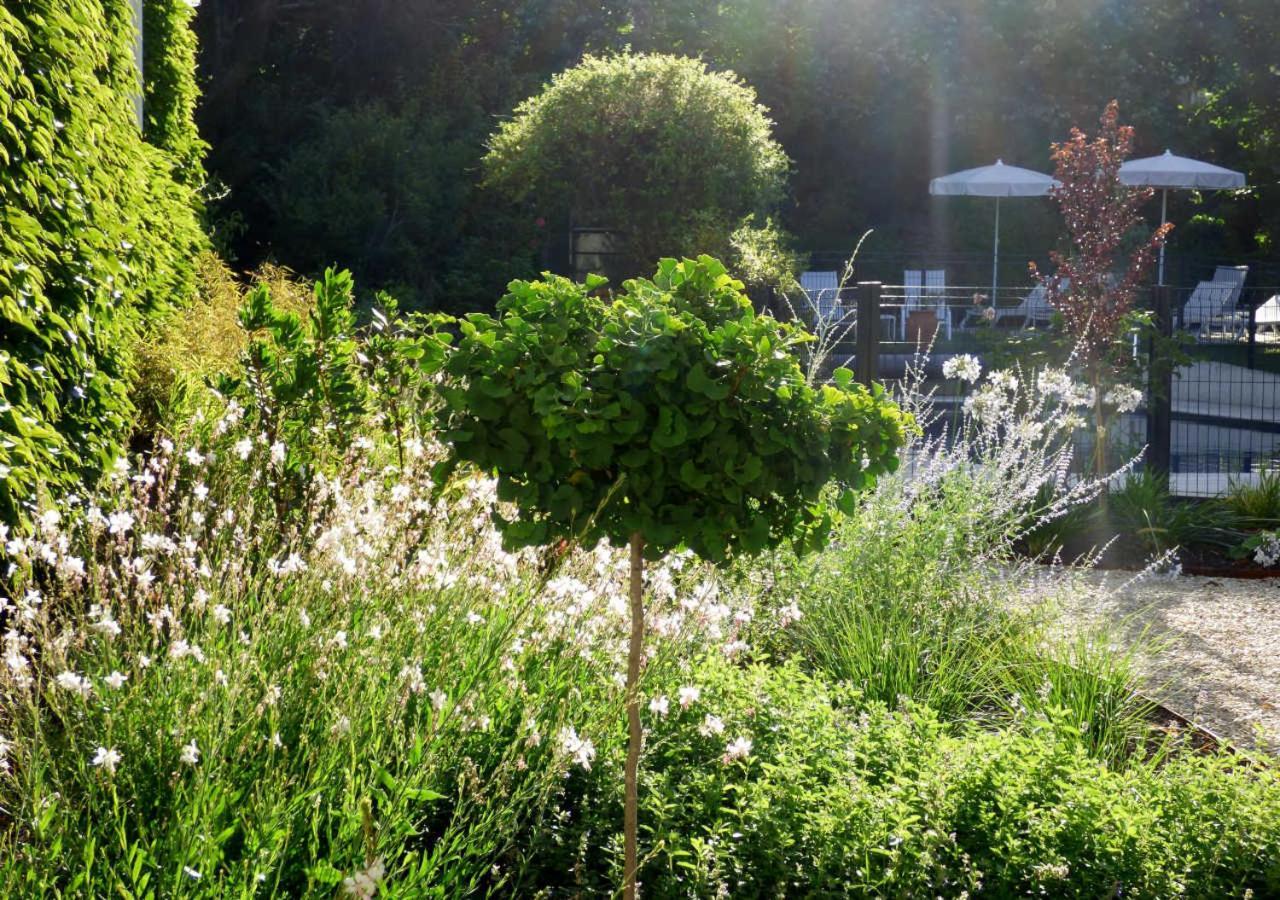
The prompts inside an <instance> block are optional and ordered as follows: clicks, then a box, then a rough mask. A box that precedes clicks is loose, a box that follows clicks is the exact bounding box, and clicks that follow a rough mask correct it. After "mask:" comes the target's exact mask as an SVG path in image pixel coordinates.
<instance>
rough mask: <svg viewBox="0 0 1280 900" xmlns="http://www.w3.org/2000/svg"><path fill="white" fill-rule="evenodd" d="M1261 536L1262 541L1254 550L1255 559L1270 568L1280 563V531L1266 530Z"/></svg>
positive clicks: (1259, 563)
mask: <svg viewBox="0 0 1280 900" xmlns="http://www.w3.org/2000/svg"><path fill="white" fill-rule="evenodd" d="M1259 537H1260V538H1261V541H1260V542H1259V543H1258V546H1257V548H1255V549H1254V551H1253V561H1254V562H1256V563H1257V564H1258V565H1260V566H1266V567H1267V568H1268V569H1270V568H1272V567H1273V566H1275V565H1276V564H1278V563H1280V533H1277V532H1274V531H1264V532H1262V533H1261V534H1260V535H1259Z"/></svg>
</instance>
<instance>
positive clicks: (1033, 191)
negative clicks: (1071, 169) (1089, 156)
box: [929, 159, 1058, 303]
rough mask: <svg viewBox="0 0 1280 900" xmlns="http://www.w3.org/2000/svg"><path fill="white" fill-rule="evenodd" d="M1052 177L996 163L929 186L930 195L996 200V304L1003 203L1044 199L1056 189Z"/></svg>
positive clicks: (993, 294)
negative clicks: (993, 198)
mask: <svg viewBox="0 0 1280 900" xmlns="http://www.w3.org/2000/svg"><path fill="white" fill-rule="evenodd" d="M1057 183H1058V182H1057V181H1055V180H1054V179H1053V178H1052V177H1050V176H1048V175H1045V174H1043V173H1041V172H1033V171H1031V170H1030V169H1022V168H1019V167H1018V166H1006V165H1005V164H1004V160H1000V159H997V160H996V164H995V165H994V166H980V167H979V168H976V169H965V170H964V171H962V172H953V173H952V174H950V175H942V176H940V177H938V178H935V179H933V180H932V181H930V182H929V193H930V194H936V195H939V196H946V197H954V196H967V197H995V198H996V227H995V246H994V247H993V248H992V251H991V302H992V303H995V302H996V288H997V287H998V285H999V283H1000V274H999V273H1000V268H999V267H1000V200H1001V199H1002V198H1004V197H1043V196H1045V195H1046V194H1048V193H1049V190H1050V189H1051V188H1053V187H1054V186H1055V185H1057Z"/></svg>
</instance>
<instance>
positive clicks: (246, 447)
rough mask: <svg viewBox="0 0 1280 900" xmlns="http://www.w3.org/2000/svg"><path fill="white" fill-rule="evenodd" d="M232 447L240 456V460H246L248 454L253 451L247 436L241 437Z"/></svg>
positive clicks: (251, 443) (251, 442)
mask: <svg viewBox="0 0 1280 900" xmlns="http://www.w3.org/2000/svg"><path fill="white" fill-rule="evenodd" d="M234 449H235V453H236V456H238V457H240V459H241V460H246V459H248V458H249V454H250V453H252V452H253V441H252V440H250V439H249V438H241V439H240V440H238V441H236V445H235V447H234Z"/></svg>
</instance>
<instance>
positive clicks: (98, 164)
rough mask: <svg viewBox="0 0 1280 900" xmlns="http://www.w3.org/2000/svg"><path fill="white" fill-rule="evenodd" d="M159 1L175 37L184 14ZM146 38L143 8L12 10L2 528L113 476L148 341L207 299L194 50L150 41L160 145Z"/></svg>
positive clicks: (150, 11)
mask: <svg viewBox="0 0 1280 900" xmlns="http://www.w3.org/2000/svg"><path fill="white" fill-rule="evenodd" d="M148 2H149V5H148V7H147V14H146V19H147V20H148V21H156V20H160V21H163V22H164V23H165V24H166V25H169V24H176V23H177V22H178V21H179V20H178V19H176V18H175V17H176V16H180V15H183V14H184V13H183V12H182V11H181V10H178V9H177V7H179V6H184V7H185V5H186V4H185V3H184V2H183V0H148ZM181 21H183V22H185V19H184V20H181ZM135 27H136V26H135V23H134V19H133V12H132V10H131V8H130V3H129V0H19V2H16V3H5V4H3V5H2V6H0V522H6V523H11V522H14V521H17V520H20V519H22V518H24V516H23V509H24V507H25V508H28V509H29V508H30V505H31V504H32V503H34V502H36V501H37V498H38V497H39V495H40V494H41V493H42V492H43V491H46V490H48V491H54V492H61V491H67V490H75V489H76V488H77V487H78V486H80V485H81V484H83V483H84V482H85V481H87V480H92V479H94V478H96V477H97V476H98V475H99V474H100V473H101V472H102V471H103V470H104V469H105V468H106V467H107V466H109V465H111V463H112V462H113V461H114V460H115V458H116V457H117V455H118V454H119V452H120V449H121V443H122V441H123V440H124V438H125V437H126V436H127V433H128V429H129V424H130V422H131V419H132V416H133V410H132V406H131V404H130V401H129V378H130V350H129V348H130V346H131V345H132V343H133V338H134V336H135V335H136V333H137V331H138V329H139V328H140V327H141V326H142V325H143V323H144V321H145V319H146V318H147V317H149V316H153V315H155V314H157V313H159V312H161V311H163V310H165V309H167V308H169V307H170V306H172V305H174V304H178V305H180V304H182V303H184V302H186V300H187V299H188V298H189V297H190V296H191V295H192V293H193V291H194V279H195V275H194V258H195V256H196V254H197V252H198V251H199V250H201V249H202V248H204V246H205V244H206V241H205V237H204V233H203V231H202V228H201V223H200V209H199V196H198V193H197V190H198V186H199V182H200V181H201V180H202V176H201V175H200V174H199V154H200V145H199V139H198V137H197V136H196V135H195V132H194V125H193V124H192V123H191V111H192V109H193V107H194V97H195V95H194V90H195V86H194V71H193V65H194V57H193V48H192V47H191V45H190V43H189V39H188V38H185V37H184V38H183V39H181V40H177V39H175V38H173V34H175V33H176V31H174V32H172V33H171V34H170V38H169V44H170V45H171V46H172V47H173V52H172V54H171V55H169V56H166V55H165V52H164V51H165V47H166V44H165V38H164V34H165V31H164V30H162V32H161V34H160V35H155V36H151V37H150V38H149V40H148V41H147V42H146V43H147V44H149V45H150V46H151V48H152V49H151V50H150V51H149V52H148V53H147V58H148V59H149V60H161V59H163V60H164V63H163V64H161V63H160V62H156V69H157V72H158V73H160V74H159V76H158V77H157V78H156V79H155V80H154V82H153V84H152V86H151V89H150V90H149V91H148V93H149V94H150V95H152V96H154V97H156V98H158V99H157V104H158V105H157V108H156V111H153V113H152V114H151V115H150V116H148V121H149V125H148V127H147V133H148V135H149V136H151V137H152V138H153V139H155V140H156V142H157V143H156V144H154V145H153V144H151V143H148V141H147V140H145V139H144V136H143V135H142V134H140V133H139V129H138V125H137V119H136V108H135V105H134V103H135V98H136V95H137V93H138V90H139V78H138V72H137V67H136V63H135V61H134V46H135V44H134V39H135ZM184 27H185V26H184ZM179 70H181V77H179V75H180V72H179ZM165 98H167V99H165Z"/></svg>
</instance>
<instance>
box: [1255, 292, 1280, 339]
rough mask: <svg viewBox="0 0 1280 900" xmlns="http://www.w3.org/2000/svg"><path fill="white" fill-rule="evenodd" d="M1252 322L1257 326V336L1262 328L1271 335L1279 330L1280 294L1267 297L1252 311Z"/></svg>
mask: <svg viewBox="0 0 1280 900" xmlns="http://www.w3.org/2000/svg"><path fill="white" fill-rule="evenodd" d="M1253 322H1254V324H1255V325H1256V326H1257V329H1258V330H1257V333H1258V334H1261V333H1262V330H1263V329H1264V328H1265V329H1267V330H1268V331H1270V332H1272V333H1273V334H1274V333H1275V331H1276V329H1278V328H1280V294H1274V295H1272V296H1271V297H1268V298H1267V299H1266V300H1265V301H1264V302H1263V303H1262V305H1261V306H1259V307H1258V308H1257V309H1255V310H1254V311H1253Z"/></svg>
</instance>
